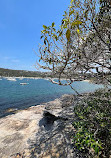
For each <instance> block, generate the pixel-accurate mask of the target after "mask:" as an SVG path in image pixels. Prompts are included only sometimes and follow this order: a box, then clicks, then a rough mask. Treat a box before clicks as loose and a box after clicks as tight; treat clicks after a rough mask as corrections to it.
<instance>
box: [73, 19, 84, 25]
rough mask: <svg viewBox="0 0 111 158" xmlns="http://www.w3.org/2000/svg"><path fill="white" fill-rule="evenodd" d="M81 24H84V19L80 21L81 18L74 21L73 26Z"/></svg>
mask: <svg viewBox="0 0 111 158" xmlns="http://www.w3.org/2000/svg"><path fill="white" fill-rule="evenodd" d="M80 24H82V21H79V20H76V21H74V22H72V26H75V25H80Z"/></svg>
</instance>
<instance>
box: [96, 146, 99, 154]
mask: <svg viewBox="0 0 111 158" xmlns="http://www.w3.org/2000/svg"><path fill="white" fill-rule="evenodd" d="M98 152H99V147H97V146H95V153H96V154H97V153H98Z"/></svg>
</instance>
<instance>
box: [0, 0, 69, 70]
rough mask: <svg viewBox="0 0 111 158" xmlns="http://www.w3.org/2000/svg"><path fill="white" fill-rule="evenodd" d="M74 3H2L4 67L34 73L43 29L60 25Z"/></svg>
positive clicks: (64, 0) (19, 0)
mask: <svg viewBox="0 0 111 158" xmlns="http://www.w3.org/2000/svg"><path fill="white" fill-rule="evenodd" d="M69 4H70V0H0V67H2V68H9V69H20V70H33V71H36V69H35V68H34V66H33V65H34V64H35V63H36V60H37V56H36V55H35V53H34V51H33V49H34V50H35V51H36V52H37V53H38V45H39V43H40V35H41V30H42V25H44V24H45V25H50V24H51V23H52V22H55V23H56V25H59V24H60V22H61V18H62V15H63V14H64V11H65V10H66V9H67V7H68V5H69Z"/></svg>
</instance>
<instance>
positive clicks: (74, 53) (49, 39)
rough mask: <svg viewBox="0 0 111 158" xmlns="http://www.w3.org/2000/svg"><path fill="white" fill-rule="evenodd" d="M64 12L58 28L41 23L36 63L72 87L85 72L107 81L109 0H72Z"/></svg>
mask: <svg viewBox="0 0 111 158" xmlns="http://www.w3.org/2000/svg"><path fill="white" fill-rule="evenodd" d="M64 13H65V14H64V15H63V19H62V21H61V26H60V28H59V29H56V26H55V23H54V22H53V23H52V25H51V26H48V27H47V26H45V25H43V28H44V30H42V31H41V34H42V35H41V39H42V40H43V45H40V48H39V52H40V59H39V62H40V64H38V65H39V66H40V68H43V69H46V70H50V71H51V72H52V75H53V76H57V77H58V78H59V80H58V82H55V81H53V80H51V81H52V82H53V83H56V84H59V85H70V86H71V84H72V82H73V81H75V80H80V79H85V78H86V77H87V76H88V74H90V76H92V77H93V76H96V77H98V79H103V80H104V79H105V80H107V81H108V83H110V79H109V78H107V77H106V73H108V74H110V73H111V37H110V34H111V22H110V21H111V14H110V13H111V2H110V1H108V0H100V1H99V0H83V1H81V0H71V3H70V6H69V8H68V10H67V11H65V12H64ZM41 61H42V63H43V64H41ZM61 77H65V78H66V81H67V82H66V83H65V84H63V83H62V82H61ZM103 80H101V81H103Z"/></svg>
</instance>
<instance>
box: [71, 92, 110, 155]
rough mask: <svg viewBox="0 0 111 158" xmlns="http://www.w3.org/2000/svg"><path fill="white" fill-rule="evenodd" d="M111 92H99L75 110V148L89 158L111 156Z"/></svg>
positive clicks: (80, 103) (82, 102)
mask: <svg viewBox="0 0 111 158" xmlns="http://www.w3.org/2000/svg"><path fill="white" fill-rule="evenodd" d="M110 111H111V90H98V91H96V92H95V93H93V94H89V96H88V97H86V98H85V99H82V100H81V101H80V102H78V104H77V105H76V107H75V108H74V113H75V120H74V123H73V126H74V128H75V130H76V132H75V134H74V136H73V141H74V144H75V148H77V149H79V150H80V151H82V152H84V153H85V154H87V157H95V156H96V157H100V158H102V157H106V158H108V157H110V155H111V113H110Z"/></svg>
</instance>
